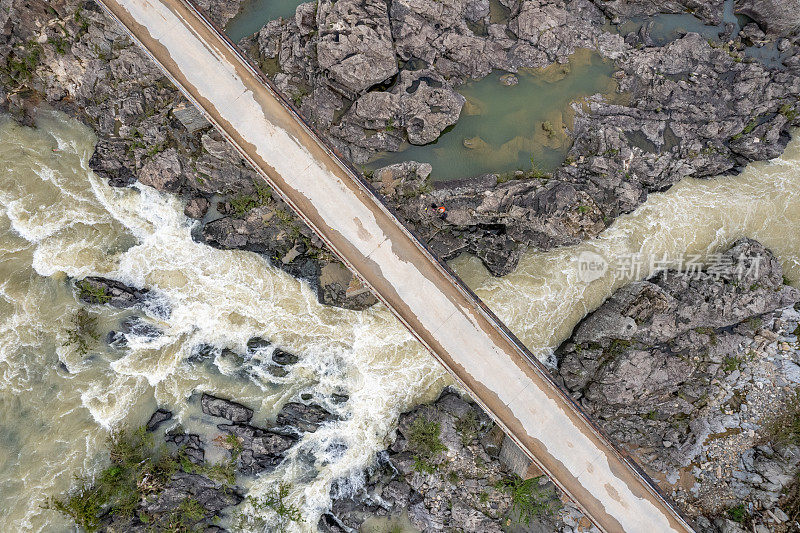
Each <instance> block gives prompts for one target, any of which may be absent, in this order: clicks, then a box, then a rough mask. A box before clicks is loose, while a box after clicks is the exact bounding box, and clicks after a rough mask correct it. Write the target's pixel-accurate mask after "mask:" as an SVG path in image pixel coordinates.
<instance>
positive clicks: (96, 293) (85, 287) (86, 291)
mask: <svg viewBox="0 0 800 533" xmlns="http://www.w3.org/2000/svg"><path fill="white" fill-rule="evenodd" d="M76 287H78V298H80V299H81V300H84V301H87V302H91V303H95V304H107V303H108V302H110V301H111V295H110V294H108V290H106V287H104V286H102V285H101V286H99V287H98V286H95V285H93V284H92V283H90V282H88V281H86V280H82V281H80V282H79V283H78V284H77V285H76Z"/></svg>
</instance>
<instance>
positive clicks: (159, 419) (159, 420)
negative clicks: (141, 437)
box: [145, 409, 172, 431]
mask: <svg viewBox="0 0 800 533" xmlns="http://www.w3.org/2000/svg"><path fill="white" fill-rule="evenodd" d="M170 419H172V412H171V411H168V410H167V409H158V410H157V411H156V412H155V413H153V415H152V416H151V417H150V420H148V421H147V425H146V426H145V428H146V429H147V431H155V430H157V429H158V428H159V427H160V426H161V424H163V423H164V422H166V421H167V420H170Z"/></svg>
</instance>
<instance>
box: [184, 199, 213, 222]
mask: <svg viewBox="0 0 800 533" xmlns="http://www.w3.org/2000/svg"><path fill="white" fill-rule="evenodd" d="M209 205H210V204H209V203H208V200H206V199H205V198H203V197H198V198H192V199H190V200H189V201H188V202H186V207H184V208H183V214H184V215H186V216H187V217H189V218H194V219H198V220H199V219H201V218H203V217H204V216H206V213H207V212H208V208H209Z"/></svg>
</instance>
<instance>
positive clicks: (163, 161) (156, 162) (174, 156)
mask: <svg viewBox="0 0 800 533" xmlns="http://www.w3.org/2000/svg"><path fill="white" fill-rule="evenodd" d="M183 180H184V171H183V166H182V164H181V161H180V158H179V157H178V152H177V150H175V149H174V148H169V149H167V150H166V151H164V152H161V153H159V154H156V155H155V156H154V157H153V158H152V159H150V160H149V161H147V162H146V163H145V164H144V165H143V166H142V169H141V170H140V171H139V182H140V183H142V184H143V185H149V186H150V187H153V188H154V189H158V190H159V191H169V192H177V191H178V190H180V188H181V185H182V184H183Z"/></svg>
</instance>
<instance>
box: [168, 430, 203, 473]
mask: <svg viewBox="0 0 800 533" xmlns="http://www.w3.org/2000/svg"><path fill="white" fill-rule="evenodd" d="M164 439H165V440H166V441H167V442H169V443H172V444H174V445H175V446H176V447H177V448H178V449H180V450H182V451H183V453H184V454H185V455H186V457H187V458H188V459H189V460H190V461H191V462H193V463H194V464H197V465H199V464H203V462H204V461H205V456H206V452H205V449H204V448H203V441H201V440H200V436H199V435H195V434H191V433H184V432H183V430H181V429H180V428H176V429H174V430H171V431H169V432H167V435H166V436H165V437H164Z"/></svg>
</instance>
